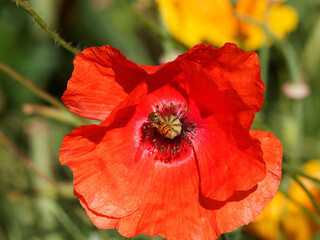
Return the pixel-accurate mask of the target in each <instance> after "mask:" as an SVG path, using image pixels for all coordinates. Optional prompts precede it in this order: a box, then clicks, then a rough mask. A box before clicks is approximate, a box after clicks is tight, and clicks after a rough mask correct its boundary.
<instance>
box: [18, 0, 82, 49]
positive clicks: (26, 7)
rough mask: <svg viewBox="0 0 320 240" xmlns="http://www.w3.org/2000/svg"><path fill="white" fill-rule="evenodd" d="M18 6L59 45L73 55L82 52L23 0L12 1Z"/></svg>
mask: <svg viewBox="0 0 320 240" xmlns="http://www.w3.org/2000/svg"><path fill="white" fill-rule="evenodd" d="M12 1H13V2H15V3H16V4H17V5H18V6H20V7H22V8H24V10H26V11H27V12H28V13H29V14H30V15H31V16H32V17H33V19H34V20H35V21H36V22H37V23H38V24H39V25H40V26H41V27H42V29H43V30H44V31H46V32H47V33H48V34H49V35H50V36H51V37H52V38H53V39H54V40H55V41H56V42H57V43H59V44H60V45H61V46H62V47H64V48H65V49H66V50H68V51H69V52H71V53H73V54H78V53H80V50H79V49H77V48H75V47H72V46H71V45H70V44H69V43H67V42H66V41H65V40H63V39H62V38H61V37H60V36H59V35H58V34H57V33H56V32H55V31H53V30H52V29H51V28H50V27H49V25H48V24H47V23H46V22H45V21H44V20H43V19H42V18H41V17H40V16H39V15H38V14H37V13H36V12H35V11H34V10H33V9H32V8H31V7H30V6H29V4H28V3H27V2H25V1H23V0H12Z"/></svg>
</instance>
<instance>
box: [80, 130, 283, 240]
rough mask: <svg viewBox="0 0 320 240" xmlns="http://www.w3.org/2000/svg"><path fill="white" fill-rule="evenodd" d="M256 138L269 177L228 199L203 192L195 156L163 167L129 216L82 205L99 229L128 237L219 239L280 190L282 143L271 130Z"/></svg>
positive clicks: (254, 214)
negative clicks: (211, 197)
mask: <svg viewBox="0 0 320 240" xmlns="http://www.w3.org/2000/svg"><path fill="white" fill-rule="evenodd" d="M251 135H252V137H254V138H257V139H258V140H259V141H260V142H261V148H262V151H263V156H264V160H265V162H266V165H267V175H266V177H265V178H264V179H263V180H262V181H261V182H259V183H258V185H256V186H255V187H253V188H252V189H250V190H248V191H243V192H236V193H235V194H234V195H233V196H232V197H231V198H230V199H229V200H228V201H225V202H224V201H215V200H212V199H208V198H206V197H204V196H203V195H202V194H201V192H199V176H198V171H197V165H196V161H195V159H194V158H192V159H190V160H188V161H185V162H183V163H182V164H179V165H168V164H162V163H158V164H157V165H156V172H155V175H154V179H153V181H152V183H151V186H152V187H150V193H149V194H148V196H147V198H146V201H145V204H143V205H142V206H141V207H140V208H139V209H138V210H137V211H136V212H134V213H133V214H132V215H130V216H127V217H124V218H122V219H114V218H110V217H108V216H104V215H101V214H98V213H96V212H93V211H92V210H90V209H89V208H88V206H87V205H86V204H85V203H83V202H82V205H83V207H84V208H85V209H86V211H87V213H88V215H89V217H90V218H91V220H92V221H93V222H94V223H95V224H96V225H97V226H98V227H100V228H115V227H116V228H117V229H118V231H119V232H120V233H121V234H122V235H123V236H126V237H133V236H136V235H137V234H138V233H146V234H148V235H150V236H154V235H157V234H159V235H161V236H162V237H164V238H166V239H168V240H172V239H201V240H210V239H216V238H217V237H218V236H219V235H220V234H221V233H223V232H229V231H232V230H234V229H236V228H238V227H240V226H242V225H244V224H247V223H249V222H250V221H252V220H253V219H255V218H256V217H257V216H258V215H259V214H260V213H261V212H262V211H263V209H264V208H265V206H266V205H267V204H268V203H269V202H270V201H271V200H272V198H273V197H274V195H275V193H276V191H277V189H278V186H279V183H280V178H281V158H282V148H281V143H280V142H279V140H278V139H277V138H276V137H275V136H273V135H272V134H270V133H268V132H264V131H251ZM80 201H81V198H80Z"/></svg>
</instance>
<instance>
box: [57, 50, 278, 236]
mask: <svg viewBox="0 0 320 240" xmlns="http://www.w3.org/2000/svg"><path fill="white" fill-rule="evenodd" d="M74 65H75V69H74V72H73V74H72V77H71V79H70V80H69V82H68V87H67V90H66V91H65V93H64V95H63V97H62V100H63V101H64V103H65V104H66V105H67V106H68V108H69V109H70V110H71V111H73V112H75V113H77V114H79V115H81V116H83V117H86V118H91V119H96V120H100V121H102V123H101V124H98V125H89V126H81V127H79V128H77V129H75V130H73V131H72V132H71V133H70V134H68V135H67V136H66V137H65V138H64V140H63V142H62V147H61V151H60V161H61V163H62V164H66V165H68V166H69V167H70V168H71V170H72V172H73V174H74V193H75V195H76V196H77V197H78V198H79V199H80V203H81V205H82V206H83V207H84V208H85V210H86V212H87V214H88V216H89V217H90V219H91V220H92V221H93V223H94V224H95V225H96V226H97V227H99V228H117V229H118V231H119V232H120V234H122V235H123V236H126V237H132V236H135V235H137V234H139V233H145V234H149V235H151V236H154V235H157V234H159V235H161V236H163V237H165V238H167V239H215V238H217V237H218V236H219V235H220V234H221V233H224V232H229V231H232V230H234V229H236V228H238V227H239V226H242V225H244V224H247V223H249V222H250V221H252V220H253V219H255V218H256V217H257V216H258V215H259V214H260V213H261V212H262V210H263V209H264V207H265V206H266V205H267V203H268V202H269V201H270V200H271V199H272V198H273V196H274V194H275V192H276V190H277V188H278V185H279V182H280V176H281V157H282V148H281V144H280V142H279V140H278V139H277V138H276V137H275V136H273V135H272V134H271V133H268V132H265V131H258V130H253V131H252V130H250V127H251V124H252V121H253V119H254V115H255V112H257V111H259V110H260V109H261V107H262V102H263V90H264V84H263V82H262V81H261V78H260V68H259V60H258V58H257V55H256V54H255V53H253V52H244V51H242V50H241V49H239V48H238V47H237V46H235V45H234V44H226V45H225V46H223V47H222V48H220V49H215V48H214V47H212V46H209V45H203V44H202V45H197V46H195V47H194V48H192V49H190V50H189V51H188V52H187V53H185V54H183V55H181V56H179V57H178V58H177V59H176V60H175V61H173V62H169V63H167V64H163V65H161V66H138V65H136V64H134V63H133V62H131V61H129V60H127V59H126V58H125V57H124V56H123V55H122V54H121V53H120V52H119V51H118V50H117V49H114V48H112V47H110V46H104V47H100V48H98V47H92V48H88V49H86V50H84V51H83V52H82V53H80V54H78V55H77V57H76V58H75V61H74Z"/></svg>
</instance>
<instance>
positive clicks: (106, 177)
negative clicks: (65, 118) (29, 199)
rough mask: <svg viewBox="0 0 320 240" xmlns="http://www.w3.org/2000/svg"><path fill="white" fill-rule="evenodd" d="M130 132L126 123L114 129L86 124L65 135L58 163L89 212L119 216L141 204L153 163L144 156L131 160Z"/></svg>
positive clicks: (134, 148) (131, 127)
mask: <svg viewBox="0 0 320 240" xmlns="http://www.w3.org/2000/svg"><path fill="white" fill-rule="evenodd" d="M134 131H135V129H134V127H133V126H132V124H130V123H128V124H127V126H126V127H122V128H114V129H112V126H111V127H103V126H99V125H90V126H81V127H79V128H77V129H75V130H73V131H72V132H71V133H70V134H68V135H67V136H65V138H64V140H63V142H62V147H61V151H60V161H61V163H62V164H65V165H68V166H69V167H70V169H71V171H72V172H73V174H74V182H73V184H74V188H75V190H76V192H78V193H79V194H80V195H82V196H83V197H84V198H85V200H86V202H87V203H88V205H89V206H90V208H91V209H92V210H94V211H96V212H99V213H101V214H105V215H109V216H113V217H123V216H126V215H128V214H131V213H132V212H133V211H135V210H136V209H137V208H138V207H139V206H140V205H141V202H143V199H144V197H143V196H145V194H146V192H147V191H148V185H149V182H150V179H151V177H152V173H153V170H152V169H153V161H152V160H150V159H149V158H148V156H145V157H144V158H143V157H141V159H139V161H134V159H135V153H136V146H135V145H136V141H135V139H134V135H135V134H136V133H135V132H134ZM137 176H139V177H137Z"/></svg>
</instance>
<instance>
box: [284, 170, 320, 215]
mask: <svg viewBox="0 0 320 240" xmlns="http://www.w3.org/2000/svg"><path fill="white" fill-rule="evenodd" d="M289 174H290V175H291V177H292V179H293V180H294V181H296V183H298V184H299V186H300V187H301V188H302V189H303V191H305V193H306V194H307V195H308V197H309V199H310V200H311V202H312V204H313V206H314V207H315V209H316V211H317V214H318V215H319V216H320V207H319V205H318V203H317V201H316V199H315V198H314V197H313V196H312V194H311V193H310V192H309V190H308V189H307V188H306V187H305V186H304V184H303V183H302V182H301V181H300V180H299V179H298V178H297V177H296V176H295V175H294V174H292V173H290V172H289Z"/></svg>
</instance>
